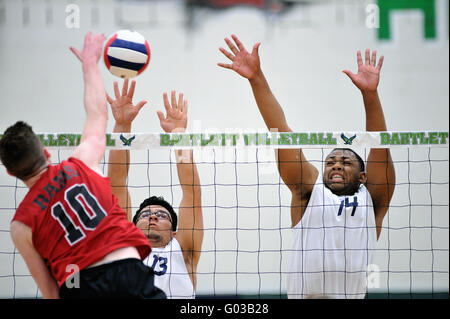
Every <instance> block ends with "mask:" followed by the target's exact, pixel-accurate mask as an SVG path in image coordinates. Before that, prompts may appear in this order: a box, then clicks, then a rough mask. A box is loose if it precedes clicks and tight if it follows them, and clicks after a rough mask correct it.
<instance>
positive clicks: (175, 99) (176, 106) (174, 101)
mask: <svg viewBox="0 0 450 319" xmlns="http://www.w3.org/2000/svg"><path fill="white" fill-rule="evenodd" d="M170 99H171V102H172V108H175V109H176V108H178V105H177V96H176V92H175V91H172V92H171V94H170Z"/></svg>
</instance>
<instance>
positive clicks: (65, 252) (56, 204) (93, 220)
mask: <svg viewBox="0 0 450 319" xmlns="http://www.w3.org/2000/svg"><path fill="white" fill-rule="evenodd" d="M13 220H17V221H20V222H22V223H24V224H25V225H27V226H29V227H30V228H31V230H32V234H33V235H32V240H33V245H34V247H35V249H36V250H37V251H38V252H39V254H40V255H41V256H42V258H43V259H44V260H45V262H46V264H47V266H49V267H50V271H51V273H52V275H53V277H54V278H55V279H56V280H57V282H58V284H59V286H61V285H62V284H63V283H64V282H65V280H66V279H67V277H68V276H70V275H73V265H76V266H77V267H78V268H79V269H80V270H82V269H84V268H86V267H87V266H89V265H92V264H94V263H95V262H98V261H100V260H101V259H103V257H105V256H106V255H107V254H109V253H110V252H112V251H114V250H116V249H119V248H123V247H129V246H131V247H136V248H137V250H138V252H139V254H140V257H141V259H144V258H146V257H147V256H148V255H149V253H150V252H151V246H150V243H149V241H148V239H147V238H146V237H145V236H144V234H143V233H142V231H141V230H139V229H138V228H137V227H135V226H134V225H133V224H132V223H131V222H129V221H128V220H127V216H126V213H125V212H124V211H123V210H122V208H121V207H120V206H119V203H118V200H117V197H116V196H114V195H113V194H112V191H111V186H110V180H109V178H107V177H103V176H100V175H99V174H98V173H96V172H94V171H93V170H92V169H90V168H89V167H88V166H86V165H85V164H84V163H83V162H82V161H80V160H78V159H76V158H73V157H71V158H69V159H68V160H67V161H63V162H62V163H61V164H58V165H50V166H49V167H48V170H47V171H46V172H45V173H44V174H43V175H42V177H41V178H40V179H39V180H38V181H37V182H36V183H35V184H34V185H33V186H32V187H31V188H30V190H29V192H28V194H27V195H26V196H25V198H24V199H23V201H22V202H21V203H20V205H19V207H18V209H17V211H16V213H15V215H14V218H13ZM69 265H70V266H71V267H69V268H67V267H68V266H69Z"/></svg>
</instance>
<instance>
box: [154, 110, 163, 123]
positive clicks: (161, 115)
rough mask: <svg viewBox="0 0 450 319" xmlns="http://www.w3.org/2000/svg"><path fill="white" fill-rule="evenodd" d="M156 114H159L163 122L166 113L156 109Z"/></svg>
mask: <svg viewBox="0 0 450 319" xmlns="http://www.w3.org/2000/svg"><path fill="white" fill-rule="evenodd" d="M156 114H158V118H159V121H160V122H161V123H162V122H164V113H163V112H161V111H156Z"/></svg>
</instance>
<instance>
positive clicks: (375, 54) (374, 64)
mask: <svg viewBox="0 0 450 319" xmlns="http://www.w3.org/2000/svg"><path fill="white" fill-rule="evenodd" d="M370 64H371V65H372V66H373V67H375V66H376V65H377V51H376V50H373V51H372V61H371V63H370Z"/></svg>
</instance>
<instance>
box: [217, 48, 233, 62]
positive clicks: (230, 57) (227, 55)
mask: <svg viewBox="0 0 450 319" xmlns="http://www.w3.org/2000/svg"><path fill="white" fill-rule="evenodd" d="M219 51H220V52H222V53H223V55H225V56H226V57H227V58H228V59H230V60H231V61H234V55H232V54H231V53H230V52H228V51H227V50H225V49H224V48H222V47H220V48H219Z"/></svg>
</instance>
